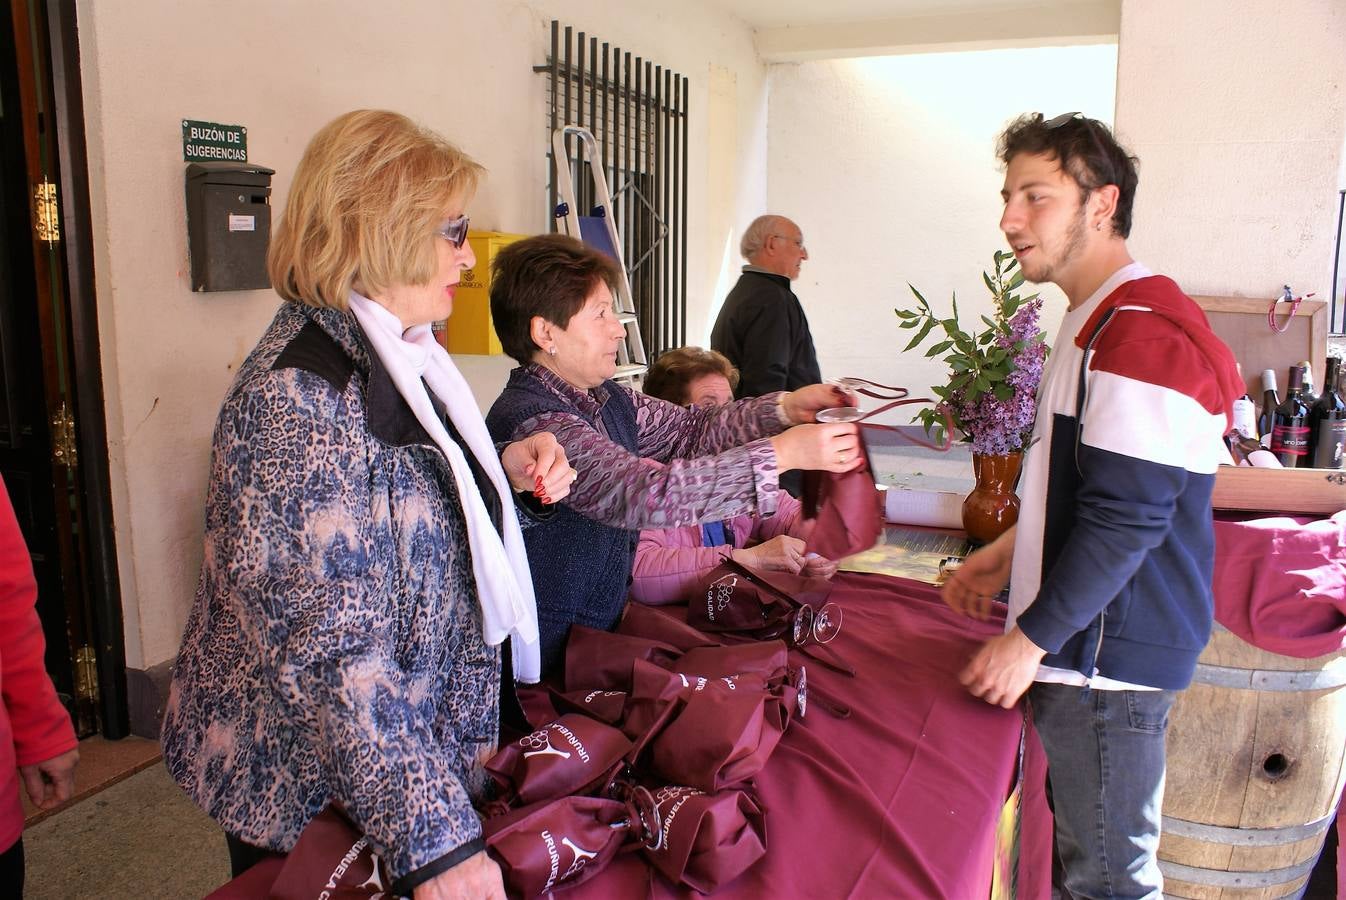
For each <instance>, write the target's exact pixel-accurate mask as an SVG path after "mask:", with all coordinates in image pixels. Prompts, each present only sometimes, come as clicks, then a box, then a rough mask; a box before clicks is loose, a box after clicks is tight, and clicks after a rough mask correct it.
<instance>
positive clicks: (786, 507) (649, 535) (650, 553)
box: [631, 347, 837, 604]
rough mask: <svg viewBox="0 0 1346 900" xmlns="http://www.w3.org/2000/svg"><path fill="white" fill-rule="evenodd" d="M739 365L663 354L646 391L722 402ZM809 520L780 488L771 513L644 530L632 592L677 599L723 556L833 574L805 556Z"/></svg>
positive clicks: (831, 567) (685, 400)
mask: <svg viewBox="0 0 1346 900" xmlns="http://www.w3.org/2000/svg"><path fill="white" fill-rule="evenodd" d="M737 383H738V370H737V369H735V368H734V366H733V364H732V363H731V362H729V360H728V359H727V358H725V356H723V355H722V354H720V353H717V352H715V351H714V350H702V349H701V348H700V347H680V348H678V349H676V350H669V351H666V352H665V353H663V354H661V355H660V356H659V358H658V359H657V360H655V362H654V365H652V366H650V370H649V372H648V373H647V374H646V375H645V383H644V390H645V393H647V394H649V395H650V396H653V397H658V398H659V399H661V400H667V401H669V402H670V403H677V404H679V405H682V406H686V405H689V404H690V405H695V406H719V405H721V404H724V403H729V402H730V401H732V400H733V399H734V386H735V385H736V384H737ZM808 526H809V523H808V522H807V521H806V520H805V519H804V518H803V516H802V514H801V512H800V506H799V501H798V500H796V499H794V498H793V497H791V496H790V495H789V494H786V493H784V492H782V494H781V499H780V503H779V505H778V506H777V507H776V512H775V513H773V514H772V515H770V516H766V517H764V518H758V517H757V516H752V515H744V516H735V517H734V518H732V519H727V520H725V521H723V522H715V523H712V524H709V525H688V526H685V527H682V528H668V529H659V528H647V529H645V530H644V531H642V532H641V533H640V545H639V546H638V547H637V548H636V562H635V568H634V571H633V572H632V580H631V597H632V598H633V599H635V600H637V601H639V602H641V603H649V604H661V603H678V602H681V601H683V600H685V599H686V598H687V596H688V595H689V594H691V593H692V591H693V590H694V588H695V586H696V584H697V582H698V581H699V580H700V579H701V578H703V577H704V576H705V575H706V573H707V572H709V571H710V570H711V569H713V568H715V567H716V566H717V565H719V564H720V559H721V557H723V556H726V555H727V556H732V557H733V558H734V559H735V560H737V561H739V562H741V563H743V564H744V565H747V566H752V567H753V568H755V569H767V570H775V571H781V572H791V573H803V574H805V575H812V576H820V577H823V578H831V577H832V576H833V575H834V574H835V573H836V571H837V564H836V563H835V562H832V561H831V560H827V559H823V558H822V557H821V556H818V555H817V554H812V553H810V554H805V552H804V537H805V536H806V535H807V528H808Z"/></svg>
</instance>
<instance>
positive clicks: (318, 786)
mask: <svg viewBox="0 0 1346 900" xmlns="http://www.w3.org/2000/svg"><path fill="white" fill-rule="evenodd" d="M493 504H494V511H496V512H498V510H499V504H498V499H497V498H496V497H495V496H494V495H493V494H492V495H491V496H490V497H489V499H488V502H487V505H488V508H492V505H493ZM499 691H500V653H499V650H498V649H497V648H495V647H490V646H488V645H487V644H486V643H485V642H484V641H483V638H482V623H481V610H480V607H479V604H478V601H477V594H476V588H475V585H474V582H473V579H472V563H471V560H470V558H469V550H468V542H467V529H466V524H465V522H464V519H463V516H462V513H461V510H460V508H459V504H458V500H457V491H456V488H455V486H454V481H453V477H452V475H451V473H450V470H449V468H448V465H447V463H446V462H445V460H444V458H443V456H442V455H441V453H440V451H439V450H438V449H437V448H435V447H433V445H432V444H431V442H430V439H429V436H428V435H426V433H425V431H424V430H423V429H422V428H421V426H420V425H419V423H417V422H416V421H415V419H414V417H412V415H411V412H410V410H409V409H407V407H406V406H405V403H404V402H403V401H402V399H401V397H400V395H398V394H397V390H396V388H395V387H394V386H393V385H392V382H391V380H390V379H389V378H388V377H387V373H386V371H384V370H383V369H382V366H381V365H380V364H379V363H378V361H377V358H373V359H371V355H370V353H369V351H368V350H367V348H366V344H365V342H364V336H363V333H362V332H361V331H360V330H359V325H358V324H357V323H356V322H355V319H354V317H353V316H352V315H351V314H350V313H343V312H339V311H336V310H330V309H312V308H307V307H302V306H298V305H294V304H289V303H287V304H284V305H283V306H282V307H281V309H280V311H279V312H278V313H277V315H276V317H275V319H274V321H273V322H272V323H271V325H270V327H269V328H268V329H267V331H266V333H265V335H264V336H263V337H262V339H261V341H260V342H259V344H258V345H257V347H256V348H255V349H254V350H253V352H252V353H251V355H249V357H248V358H247V360H246V361H245V362H244V364H243V366H242V367H241V368H240V370H239V373H238V377H237V379H236V380H235V382H234V385H233V386H232V388H231V389H230V391H229V394H228V396H227V397H226V399H225V401H224V406H223V408H222V409H221V411H220V416H219V420H218V422H217V425H216V429H215V435H214V444H213V450H212V455H211V468H210V487H209V492H208V495H207V501H206V532H205V557H204V560H203V562H202V566H201V580H200V585H199V587H198V589H197V593H196V599H195V603H194V606H193V607H192V611H191V615H190V618H189V620H188V623H187V628H186V633H185V636H184V638H183V642H182V648H181V650H180V651H179V654H178V659H177V664H176V667H175V670H174V676H173V684H172V689H171V692H170V696H169V700H168V708H167V712H166V717H165V720H164V726H163V750H164V760H165V762H166V763H167V765H168V768H169V770H170V772H171V773H172V775H173V777H174V779H175V780H176V781H177V783H178V784H179V785H181V786H182V788H183V789H184V790H185V791H186V792H187V793H188V794H189V795H191V797H192V798H193V800H195V801H196V803H197V804H199V805H200V806H201V807H202V808H203V809H205V810H206V812H207V813H209V814H210V815H211V816H212V817H213V818H214V819H215V820H216V821H217V822H219V823H220V825H222V826H223V828H224V829H225V831H227V832H229V833H231V834H233V835H235V836H237V837H239V838H241V839H243V840H245V841H247V842H249V843H251V844H254V845H256V846H259V847H265V848H271V849H274V850H279V851H288V850H289V849H290V848H291V847H293V845H294V843H295V841H296V840H297V839H298V837H299V832H300V830H301V829H302V828H303V827H304V825H305V824H306V823H307V822H308V821H309V819H310V818H312V817H313V816H314V815H315V814H316V813H317V812H319V811H320V810H321V809H322V808H323V807H325V806H326V805H327V804H329V803H331V802H339V803H340V804H341V805H342V806H343V807H344V808H345V809H346V811H347V813H348V814H349V815H350V817H351V818H352V819H353V820H354V822H355V823H356V825H357V826H359V827H360V828H362V829H363V830H364V832H365V833H366V835H367V836H368V837H369V839H370V841H371V843H372V844H373V845H374V846H375V847H376V848H377V849H378V850H379V852H380V854H381V855H383V857H384V859H385V861H386V862H387V863H388V866H389V869H390V871H391V873H392V875H393V877H394V878H395V879H398V880H399V881H404V880H406V879H407V878H408V877H409V876H413V873H416V870H418V869H421V870H424V869H425V867H429V868H430V869H431V870H433V871H436V872H437V871H442V870H443V869H444V868H447V867H448V866H449V865H452V864H455V863H456V862H458V861H460V860H462V859H465V858H466V857H467V856H470V855H471V854H473V853H475V852H476V851H478V850H480V849H481V848H482V846H483V843H482V840H481V834H482V832H481V827H480V823H479V819H478V816H477V814H476V812H475V811H474V809H473V804H474V801H475V802H478V803H480V802H481V801H482V800H483V799H484V796H485V792H486V789H487V788H486V776H485V773H484V771H483V769H482V766H481V763H482V761H484V760H485V759H486V758H488V757H489V756H490V755H491V753H493V752H494V749H495V743H496V737H497V728H498V706H499ZM422 874H423V873H422ZM414 880H420V879H419V878H414Z"/></svg>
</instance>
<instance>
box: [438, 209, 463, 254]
mask: <svg viewBox="0 0 1346 900" xmlns="http://www.w3.org/2000/svg"><path fill="white" fill-rule="evenodd" d="M467 223H468V218H467V216H459V217H458V218H456V219H449V221H447V222H445V223H444V224H443V225H441V226H439V228H437V229H435V234H437V235H439V236H440V237H442V238H443V239H444V240H446V241H448V242H449V243H450V244H453V246H455V247H457V248H458V249H459V250H461V249H462V248H463V241H466V240H467Z"/></svg>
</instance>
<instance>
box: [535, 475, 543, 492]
mask: <svg viewBox="0 0 1346 900" xmlns="http://www.w3.org/2000/svg"><path fill="white" fill-rule="evenodd" d="M533 484H535V485H537V489H538V490H539V491H540V490H542V476H541V475H539V476H537V477H536V478H534V479H533Z"/></svg>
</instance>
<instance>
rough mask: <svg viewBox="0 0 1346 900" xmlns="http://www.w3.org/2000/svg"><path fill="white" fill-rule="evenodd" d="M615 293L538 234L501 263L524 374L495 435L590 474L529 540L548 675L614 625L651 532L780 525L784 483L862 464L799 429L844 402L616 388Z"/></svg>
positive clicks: (819, 388) (492, 416)
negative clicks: (690, 400) (731, 522)
mask: <svg viewBox="0 0 1346 900" xmlns="http://www.w3.org/2000/svg"><path fill="white" fill-rule="evenodd" d="M618 278H619V272H618V270H617V268H616V264H615V263H614V262H613V261H612V260H611V258H610V257H608V256H606V255H604V254H602V253H600V252H598V251H595V250H592V249H590V248H588V247H586V246H585V245H584V244H582V243H580V242H579V241H577V240H575V239H573V238H569V237H566V236H564V235H543V236H541V237H534V238H528V239H527V240H523V241H520V242H518V243H515V244H511V245H510V246H509V247H507V248H505V249H504V250H503V251H501V253H500V255H499V256H498V257H497V258H496V262H495V269H494V271H493V274H492V279H491V316H492V318H493V319H494V321H495V328H496V332H497V333H498V334H499V336H500V343H501V345H502V346H503V347H504V349H505V352H506V353H508V354H509V355H510V356H512V357H513V358H514V359H516V360H518V361H519V363H520V364H521V367H520V368H517V369H515V370H514V371H513V372H511V373H510V377H509V382H508V383H507V384H506V385H505V390H504V391H503V392H502V393H501V395H500V397H499V398H497V399H496V401H495V403H494V404H493V405H492V407H491V410H490V413H489V414H488V415H487V417H486V424H487V426H488V427H489V428H490V429H491V435H492V436H493V437H494V438H495V439H496V440H497V441H508V440H519V439H521V438H524V437H527V436H529V435H535V434H539V433H543V432H550V433H551V434H553V435H555V436H556V439H557V441H559V442H560V444H561V446H562V447H564V448H565V451H566V455H567V457H568V458H569V459H570V462H571V465H573V466H574V467H575V469H576V470H577V471H578V473H579V477H578V479H577V480H576V481H575V484H574V486H573V487H572V489H571V494H570V497H569V498H567V500H566V502H565V503H563V504H560V508H559V509H558V510H557V513H556V515H555V517H553V518H552V519H551V520H549V521H548V522H546V523H543V524H539V525H537V526H536V527H533V528H530V529H529V530H528V532H527V533H526V534H525V536H524V539H525V542H526V544H527V546H528V560H529V566H530V568H531V569H532V573H533V587H534V593H535V594H536V596H537V601H538V626H539V630H540V633H541V639H542V663H543V669H544V671H550V670H552V669H554V668H555V667H556V665H557V663H559V662H560V660H561V657H562V651H563V648H564V646H565V640H566V636H567V633H568V631H569V629H570V626H571V625H573V624H576V623H579V624H581V625H586V626H589V627H591V628H601V629H609V628H612V627H613V626H614V625H616V623H617V621H618V619H620V617H621V613H622V609H623V608H624V606H625V603H626V597H627V593H628V589H629V587H630V583H631V566H632V561H633V560H634V558H635V551H636V545H637V543H638V541H639V537H640V529H642V528H674V527H678V526H682V525H694V524H700V523H703V522H713V521H719V520H723V519H726V518H729V517H732V516H736V515H741V514H744V513H755V514H758V515H769V514H770V513H772V512H774V511H775V509H776V507H777V504H778V503H779V502H780V497H781V496H782V495H783V492H782V491H781V490H780V489H779V483H778V473H779V472H781V471H784V470H788V469H823V470H827V471H831V472H846V471H850V470H851V469H853V468H855V467H856V466H858V465H860V459H859V457H858V456H857V448H858V446H859V443H858V441H859V438H858V436H857V435H856V429H855V426H854V425H853V424H851V423H836V424H828V425H818V424H798V425H796V423H813V422H814V418H815V416H816V414H817V412H818V410H820V409H826V408H828V407H832V406H848V405H854V402H855V401H854V398H852V397H850V396H849V395H847V394H846V393H845V392H844V391H842V390H841V389H840V388H834V387H832V386H830V385H820V384H815V385H810V386H808V387H805V388H801V389H799V390H797V391H790V392H788V393H787V392H776V393H772V394H766V395H764V396H761V397H754V398H750V399H744V400H739V401H736V402H734V403H730V404H728V405H726V406H722V407H716V408H713V409H697V408H686V407H681V406H677V405H675V404H672V403H669V402H667V401H665V400H658V399H655V398H653V397H647V396H646V395H644V394H641V393H638V392H636V391H633V390H631V389H630V388H628V387H625V386H623V385H619V384H617V383H616V382H614V381H612V376H613V375H614V374H615V372H616V366H617V348H618V346H619V345H620V344H621V343H622V342H623V340H625V337H626V328H625V326H624V325H623V324H622V323H621V322H620V321H619V320H618V319H617V317H616V315H615V314H614V311H613V304H612V292H613V291H614V290H615V289H616V284H617V280H618ZM792 425H796V427H790V426H792Z"/></svg>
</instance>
